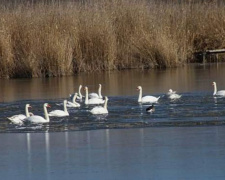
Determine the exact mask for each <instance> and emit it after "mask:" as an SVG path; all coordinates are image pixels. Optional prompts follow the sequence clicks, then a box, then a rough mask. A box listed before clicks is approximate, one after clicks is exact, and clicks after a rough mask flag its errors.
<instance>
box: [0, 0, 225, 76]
mask: <svg viewBox="0 0 225 180" xmlns="http://www.w3.org/2000/svg"><path fill="white" fill-rule="evenodd" d="M224 31H225V6H224V4H223V3H222V1H221V2H217V1H216V2H215V1H213V2H211V1H209V2H207V3H206V1H204V2H201V1H194V3H192V2H191V1H187V2H186V1H181V2H180V1H178V0H177V2H176V1H174V0H172V1H167V2H164V1H157V0H155V1H153V0H152V1H151V0H149V1H145V0H112V1H110V0H108V1H106V0H105V1H104V0H98V1H95V2H93V1H90V2H87V1H86V3H78V2H75V1H74V2H65V1H61V2H60V1H57V3H56V1H54V3H41V2H39V3H35V4H31V3H21V4H16V5H15V4H13V5H8V4H7V5H5V6H1V10H0V77H10V78H11V77H46V76H64V75H72V74H75V73H78V72H81V71H85V72H91V71H102V70H113V69H124V68H142V69H143V68H155V67H176V66H179V65H182V64H185V63H187V62H192V61H193V60H194V58H193V53H194V52H196V51H200V50H205V49H216V48H224V47H225V32H224Z"/></svg>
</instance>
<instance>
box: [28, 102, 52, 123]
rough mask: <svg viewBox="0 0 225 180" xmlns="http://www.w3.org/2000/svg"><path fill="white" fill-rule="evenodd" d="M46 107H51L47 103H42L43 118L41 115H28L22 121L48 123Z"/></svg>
mask: <svg viewBox="0 0 225 180" xmlns="http://www.w3.org/2000/svg"><path fill="white" fill-rule="evenodd" d="M47 107H51V106H50V105H49V104H48V103H44V105H43V109H44V115H45V118H43V117H41V116H37V115H34V116H30V117H27V118H25V119H24V122H30V123H37V124H38V123H48V122H49V116H48V111H47Z"/></svg>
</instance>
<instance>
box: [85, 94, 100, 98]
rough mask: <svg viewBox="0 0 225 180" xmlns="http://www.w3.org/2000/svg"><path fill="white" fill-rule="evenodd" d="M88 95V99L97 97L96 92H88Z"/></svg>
mask: <svg viewBox="0 0 225 180" xmlns="http://www.w3.org/2000/svg"><path fill="white" fill-rule="evenodd" d="M88 97H89V98H90V99H93V98H99V95H98V94H97V93H90V94H88Z"/></svg>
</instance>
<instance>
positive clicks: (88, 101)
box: [84, 87, 105, 104]
mask: <svg viewBox="0 0 225 180" xmlns="http://www.w3.org/2000/svg"><path fill="white" fill-rule="evenodd" d="M104 102H105V101H104V100H103V99H99V98H93V99H88V87H85V101H84V104H103V103H104Z"/></svg>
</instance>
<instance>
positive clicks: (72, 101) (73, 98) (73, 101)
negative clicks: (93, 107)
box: [72, 94, 77, 104]
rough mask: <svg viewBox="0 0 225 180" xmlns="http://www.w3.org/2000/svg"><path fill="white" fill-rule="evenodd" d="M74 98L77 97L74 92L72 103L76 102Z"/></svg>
mask: <svg viewBox="0 0 225 180" xmlns="http://www.w3.org/2000/svg"><path fill="white" fill-rule="evenodd" d="M76 98H77V94H74V96H73V100H72V102H73V103H74V104H76Z"/></svg>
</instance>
